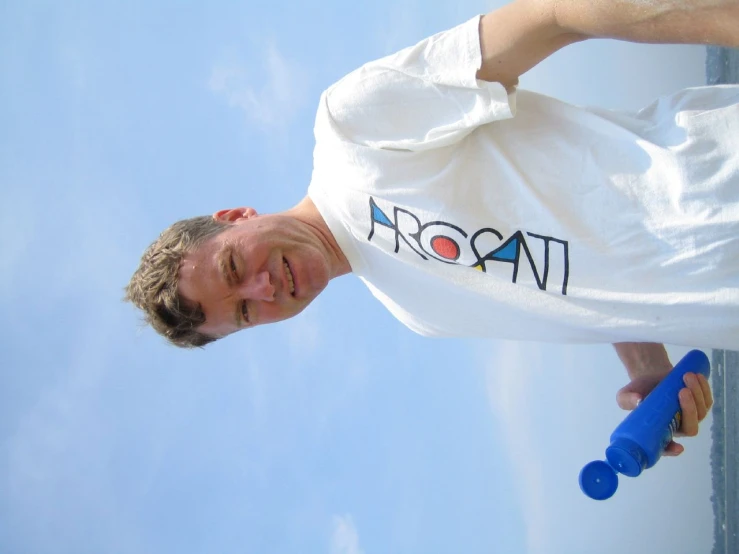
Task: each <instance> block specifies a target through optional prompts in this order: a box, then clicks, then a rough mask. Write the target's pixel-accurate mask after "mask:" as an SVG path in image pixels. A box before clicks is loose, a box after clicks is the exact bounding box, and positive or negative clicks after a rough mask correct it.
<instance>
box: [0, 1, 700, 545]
mask: <svg viewBox="0 0 739 554" xmlns="http://www.w3.org/2000/svg"><path fill="white" fill-rule="evenodd" d="M496 5H499V3H496V2H475V1H461V2H453V3H452V2H441V3H440V2H432V3H428V2H420V1H394V2H388V1H384V0H378V1H377V2H373V3H366V4H356V3H347V2H322V3H320V5H312V4H310V3H299V2H295V1H282V2H279V1H278V2H271V3H269V4H268V5H262V4H256V5H255V4H253V3H249V2H226V1H216V0H213V1H211V2H208V3H205V2H199V3H196V2H188V3H185V2H171V1H162V2H156V3H151V2H140V1H138V2H127V3H125V4H124V3H122V2H117V3H116V2H93V1H69V2H64V3H58V2H50V1H22V2H21V1H10V2H7V1H6V2H2V3H0V91H2V93H0V94H1V98H2V102H0V192H1V194H2V197H1V202H0V228H1V229H2V233H0V241H1V242H0V251H1V252H2V256H0V264H2V267H0V306H1V309H2V313H3V314H4V316H5V317H4V318H3V323H2V334H0V337H1V338H0V346H1V348H0V367H1V368H2V369H1V370H0V552H3V553H6V552H7V553H9V554H16V553H19V554H20V553H26V552H33V553H43V554H46V553H75V554H84V553H86V552H90V553H99V552H116V553H136V554H146V553H149V552H152V553H154V552H157V553H160V552H177V553H178V554H179V553H200V552H219V553H231V552H234V553H235V552H239V553H241V552H260V553H262V552H279V553H292V552H295V553H298V552H300V553H326V554H360V553H363V554H374V553H380V552H381V553H395V552H398V553H400V552H402V553H415V552H418V553H424V554H432V553H437V552H438V553H451V552H465V553H477V552H505V553H509V552H531V553H537V554H544V553H552V554H555V553H565V552H566V553H568V554H573V553H580V552H582V553H592V552H596V551H597V552H604V553H609V552H617V551H618V552H622V551H623V550H624V548H627V549H628V551H630V552H634V553H639V552H647V547H648V548H649V550H648V551H650V552H651V551H652V550H653V548H654V546H653V545H654V544H656V541H660V542H659V544H661V545H662V548H660V551H665V552H666V551H672V552H678V553H680V552H706V551H708V550H709V549H710V547H711V544H712V513H711V506H710V500H709V497H710V494H711V489H710V470H709V463H708V452H709V449H710V440H709V433H708V432H707V431H708V426H709V425H710V421H708V422H706V423H705V424H704V425H703V434H702V435H701V436H700V437H698V438H697V439H693V440H691V441H687V442H688V444H687V446H688V451H687V452H686V454H685V455H683V456H682V457H681V458H679V459H674V460H673V459H670V460H664V461H662V462H660V465H659V466H658V467H657V468H655V469H653V470H650V471H649V472H647V474H645V475H643V476H642V477H639V479H638V480H635V481H627V482H623V483H622V487H621V490H619V492H618V493H617V495H616V496H615V497H614V498H613V499H611V500H609V501H608V502H604V503H594V502H593V501H590V500H588V499H586V498H584V497H583V496H582V494H581V493H580V491H579V488H578V487H577V473H578V472H579V469H580V467H581V466H582V465H583V464H584V463H586V462H588V461H590V460H591V459H594V458H596V457H599V456H601V455H602V453H603V450H604V448H605V446H606V440H607V438H608V436H609V434H610V432H611V430H612V429H613V427H615V425H617V424H618V422H619V421H620V420H621V418H622V417H623V413H621V412H620V411H619V410H618V408H617V407H616V404H615V392H616V390H617V389H618V388H619V387H620V386H622V385H623V384H625V372H624V370H623V369H622V368H621V367H620V366H619V364H618V362H617V360H616V356H615V354H614V353H613V352H612V350H611V348H610V347H608V346H557V345H537V344H517V343H506V342H500V341H492V340H490V341H481V340H476V341H472V340H469V341H466V340H432V339H425V338H422V337H419V336H416V335H414V334H413V333H412V332H410V331H408V330H406V329H405V328H403V327H402V326H401V325H400V324H399V323H397V322H396V321H395V320H394V319H393V318H392V317H391V316H390V315H389V314H388V313H387V312H386V311H385V310H384V308H382V306H380V305H379V304H377V303H376V302H375V301H374V299H373V298H372V297H371V295H370V294H369V292H368V291H367V290H365V289H364V288H363V286H362V285H361V283H359V281H358V280H356V279H354V278H352V277H343V278H341V279H339V280H337V281H336V282H335V283H333V284H332V285H331V287H330V289H329V290H328V291H327V292H326V293H325V295H324V296H322V297H321V298H320V299H319V300H318V301H316V302H315V303H314V304H313V305H311V306H310V307H309V308H308V309H307V310H306V311H305V312H304V313H303V314H301V316H300V317H298V318H296V319H295V320H293V321H290V322H286V323H284V324H281V325H278V326H274V327H269V328H258V329H254V330H251V331H249V332H248V333H242V334H241V335H236V336H234V337H231V338H229V339H227V340H224V341H222V342H219V343H217V344H215V345H213V346H210V347H208V348H207V349H205V350H202V351H196V352H189V351H187V352H185V351H179V350H177V349H175V348H172V347H169V346H167V345H165V344H164V343H163V341H162V340H160V339H159V338H158V337H156V336H155V335H154V334H153V333H152V332H151V331H150V330H148V329H145V328H142V327H141V325H140V323H139V318H138V315H137V314H136V313H135V312H134V311H133V309H132V308H130V307H129V306H127V305H124V304H122V303H121V302H120V298H121V296H122V288H123V286H124V285H125V283H126V282H127V280H128V277H129V275H130V273H131V272H132V271H133V269H134V268H135V266H136V263H137V261H138V257H139V256H140V254H141V252H142V251H143V249H144V248H145V247H146V246H147V245H148V244H149V242H150V241H151V240H153V239H154V238H155V236H156V235H157V233H158V232H159V231H161V230H162V228H163V227H165V226H166V225H168V224H169V223H171V222H172V221H174V220H175V219H179V218H183V217H189V216H193V215H200V214H204V213H212V212H214V211H216V210H217V209H220V208H224V207H232V206H240V205H252V206H254V207H256V208H258V209H259V210H260V211H266V212H270V211H276V210H280V209H283V208H286V207H288V206H291V205H293V204H294V203H296V202H297V201H298V200H299V199H300V198H301V197H302V196H303V194H304V193H305V189H306V187H307V184H308V180H309V177H310V172H311V156H312V124H313V118H314V110H315V107H316V105H317V101H318V97H319V95H320V92H321V91H322V90H323V89H324V88H325V87H327V86H328V85H330V84H331V83H332V82H333V81H335V80H337V79H338V78H340V77H341V76H342V75H344V74H345V73H346V72H348V71H350V70H352V69H353V68H355V67H357V66H359V65H360V64H362V63H364V62H365V61H368V60H371V59H374V58H378V57H380V56H383V55H385V54H388V53H391V52H393V51H395V50H397V49H399V48H402V47H404V46H407V45H409V44H412V43H414V42H415V41H417V40H419V39H421V38H423V37H425V36H427V35H430V34H432V33H435V32H437V31H440V30H443V29H445V28H449V27H452V26H454V25H456V24H457V23H460V22H462V21H464V20H466V19H468V18H469V17H472V16H473V15H475V14H476V13H484V12H486V11H488V10H489V9H491V8H492V7H494V6H496ZM703 59H704V50H703V49H702V48H691V47H654V46H638V45H627V44H619V43H615V42H610V41H600V42H592V43H587V44H582V45H576V46H573V47H571V48H569V49H567V50H565V51H563V52H560V53H558V54H556V55H555V56H554V57H553V58H551V59H550V60H549V61H547V62H546V63H545V64H543V65H542V66H540V67H539V68H537V69H535V70H534V71H533V72H531V74H529V75H527V76H525V77H524V78H523V80H522V86H523V87H526V88H532V89H535V90H539V91H543V92H545V93H547V94H551V95H554V96H558V97H560V98H562V99H565V100H568V101H571V102H575V103H583V104H597V105H600V106H603V107H609V108H614V109H636V108H639V107H641V106H643V105H645V104H647V103H648V102H649V101H651V100H652V99H653V98H654V97H655V96H657V95H660V94H665V93H668V92H671V91H674V90H676V89H678V88H680V87H684V86H693V85H700V84H702V83H703V81H704V79H703ZM684 351H685V350H684V349H672V352H673V359H675V360H676V359H677V357H678V356H679V355H680V354H681V353H682V352H684ZM686 507H687V510H688V512H689V513H688V516H687V517H688V521H689V522H690V523H689V524H681V525H675V521H680V522H685V521H686V519H685V518H686V515H685V513H684V511H685V510H686ZM666 526H669V533H668V534H666V533H665V532H664V531H665V527H666Z"/></svg>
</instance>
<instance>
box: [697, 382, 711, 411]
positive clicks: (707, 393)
mask: <svg viewBox="0 0 739 554" xmlns="http://www.w3.org/2000/svg"><path fill="white" fill-rule="evenodd" d="M698 382H699V383H700V385H701V389H702V390H703V397H704V398H705V399H706V408H707V409H708V410H710V409H711V408H712V407H713V393H712V392H711V384H710V383H709V382H708V379H706V378H705V377H704V376H703V375H698Z"/></svg>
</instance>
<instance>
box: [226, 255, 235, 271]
mask: <svg viewBox="0 0 739 554" xmlns="http://www.w3.org/2000/svg"><path fill="white" fill-rule="evenodd" d="M228 261H229V263H230V264H231V271H232V272H233V274H234V275H236V262H235V261H234V257H233V254H231V255H230V256H229V257H228Z"/></svg>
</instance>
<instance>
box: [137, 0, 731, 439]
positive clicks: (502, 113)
mask: <svg viewBox="0 0 739 554" xmlns="http://www.w3.org/2000/svg"><path fill="white" fill-rule="evenodd" d="M737 29H739V2H737V1H735V0H732V1H730V0H695V1H693V2H685V1H680V2H678V1H669V0H664V1H661V2H660V1H655V2H647V3H645V2H641V1H636V0H634V1H629V0H614V1H612V2H591V1H586V0H568V1H562V2H557V1H555V0H517V1H515V2H513V3H511V4H509V5H507V6H505V7H503V8H501V9H500V10H496V11H494V12H491V13H490V14H488V15H486V16H483V17H481V18H474V19H472V20H470V21H468V22H467V23H464V24H462V25H460V26H458V27H456V28H454V29H452V30H450V31H447V32H444V33H440V34H438V35H435V36H433V37H430V38H428V39H426V40H424V41H421V42H420V43H419V44H417V45H415V46H412V47H410V48H407V49H405V50H403V51H401V52H398V53H397V54H395V55H392V56H388V57H387V58H384V59H381V60H378V61H376V62H372V63H369V64H366V65H365V66H363V67H362V68H360V69H358V70H357V71H355V72H353V73H351V74H349V75H347V76H346V77H345V78H344V79H342V80H341V81H339V82H338V83H336V84H335V85H333V86H332V87H330V88H329V89H328V90H327V91H326V92H325V93H324V94H323V95H322V97H321V101H320V103H319V109H318V114H317V117H316V124H315V136H316V146H315V150H314V171H313V177H312V181H311V183H310V186H309V188H308V195H307V196H306V197H305V198H304V199H303V200H302V201H301V202H300V203H299V204H298V205H297V206H295V207H293V208H291V209H289V210H287V211H285V212H281V213H279V214H270V215H259V214H257V213H256V211H255V210H253V209H252V208H237V209H230V210H223V211H220V212H217V213H216V214H214V216H212V217H210V216H204V217H199V218H194V219H191V220H186V221H181V222H178V223H176V224H175V225H173V226H172V227H170V228H169V229H168V230H166V231H165V232H164V233H163V234H162V235H161V236H160V237H159V239H158V240H157V241H156V242H155V243H154V244H153V245H152V246H151V247H150V248H149V249H148V250H147V251H146V252H145V254H144V256H143V258H142V261H141V265H140V267H139V268H138V270H137V271H136V273H135V274H134V277H133V278H132V280H131V282H130V284H129V286H128V289H127V297H128V299H129V300H131V301H132V302H133V303H134V304H135V305H136V306H138V307H139V308H141V309H142V310H143V311H144V312H145V314H146V317H147V320H148V321H149V323H151V325H152V326H153V327H154V328H155V329H156V330H157V331H158V332H159V333H161V334H162V335H164V336H165V337H166V338H167V339H168V340H170V341H171V342H172V343H174V344H176V345H179V346H190V347H191V346H202V345H204V344H207V343H208V342H211V341H213V340H216V339H218V338H220V337H223V336H225V335H228V334H230V333H233V332H235V331H238V330H240V329H244V328H247V327H251V326H254V325H261V324H266V323H273V322H277V321H280V320H283V319H286V318H289V317H292V316H294V315H296V314H298V313H300V312H301V311H302V310H303V309H304V308H305V307H306V306H307V305H308V304H309V303H310V302H311V301H312V300H313V299H314V298H315V297H316V296H317V295H318V294H319V293H320V292H321V291H322V290H323V289H324V288H325V287H326V286H327V284H328V283H329V282H330V280H331V279H333V278H335V277H338V276H340V275H343V274H346V273H349V272H352V273H354V274H356V275H357V276H359V277H360V278H361V279H362V280H363V281H364V282H365V283H366V284H367V285H368V286H369V288H370V289H371V291H372V293H373V294H374V295H375V296H376V297H377V298H378V299H379V300H380V301H381V302H382V303H383V304H385V306H386V307H387V308H388V309H389V310H390V311H391V312H392V313H393V315H394V316H396V317H397V318H398V319H399V320H401V321H402V322H403V323H404V324H406V325H407V326H408V327H410V328H411V329H413V330H414V331H416V332H419V333H421V334H424V335H430V336H450V335H457V336H459V335H463V336H490V337H499V338H508V339H522V340H543V341H560V342H610V343H614V344H615V346H616V350H617V352H618V355H619V356H620V358H621V360H622V361H623V362H624V364H625V366H626V368H627V371H628V373H629V376H630V377H631V379H632V382H631V383H630V384H629V385H628V386H627V387H624V388H623V389H622V390H621V391H619V394H618V402H619V404H620V405H621V406H622V407H624V408H627V409H628V408H633V407H634V405H635V404H636V402H637V401H638V400H639V399H640V398H642V397H643V396H644V395H645V394H647V393H648V392H649V390H651V389H652V388H653V387H654V386H655V385H656V383H658V382H659V380H660V379H661V378H662V377H663V376H664V375H665V374H666V372H667V371H669V369H670V368H671V364H670V362H669V360H668V358H667V355H666V352H665V350H664V347H663V346H662V344H661V343H663V342H669V343H674V344H683V345H691V346H698V347H704V348H711V347H716V348H732V347H736V345H737V344H738V340H737V337H739V282H738V281H737V274H738V272H737V269H738V266H737V260H738V259H739V232H738V231H739V138H738V137H739V87H733V86H724V87H703V88H697V89H691V90H687V91H681V92H678V93H676V94H674V95H672V96H670V97H666V98H662V99H660V100H659V101H658V102H656V103H654V104H653V105H651V106H650V107H649V108H648V109H645V110H643V111H641V112H639V113H635V114H626V113H623V112H619V113H613V112H608V111H606V110H601V109H586V108H581V107H575V106H571V105H568V104H566V103H563V102H559V101H557V100H555V99H552V98H548V97H544V96H541V95H537V94H534V93H531V92H527V91H523V90H517V85H518V77H519V76H520V75H521V74H523V73H524V72H526V71H528V70H529V69H530V68H532V67H533V66H535V65H536V64H537V63H539V62H540V61H542V60H543V59H545V58H546V57H548V56H549V55H551V54H552V53H554V52H555V51H557V50H558V49H560V48H563V47H565V46H567V45H569V44H572V43H575V42H579V41H583V40H587V39H590V38H597V37H607V38H616V39H621V40H631V41H638V42H654V43H703V44H718V45H722V46H731V47H733V46H739V32H737ZM686 385H687V388H686V389H685V392H684V393H682V395H681V402H682V406H683V410H684V412H685V423H684V425H683V430H684V431H685V432H686V433H688V434H694V433H697V424H698V422H699V421H700V420H701V419H702V418H703V417H704V416H705V415H706V413H707V410H708V409H710V406H711V403H712V400H711V395H710V389H709V387H708V383H707V382H706V380H705V379H703V378H702V377H700V376H699V377H695V376H688V377H687V379H686ZM670 448H671V450H670V451H671V452H672V453H679V451H680V448H679V447H678V446H677V445H672V446H671V447H670Z"/></svg>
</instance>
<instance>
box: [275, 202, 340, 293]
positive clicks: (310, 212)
mask: <svg viewBox="0 0 739 554" xmlns="http://www.w3.org/2000/svg"><path fill="white" fill-rule="evenodd" d="M284 214H285V215H289V216H291V217H294V218H296V219H298V220H299V221H301V222H303V223H304V224H306V225H308V227H310V228H311V229H312V230H313V232H314V233H315V234H316V236H317V237H318V238H319V239H320V241H321V243H322V244H323V245H324V247H325V248H326V252H327V254H328V256H329V260H330V261H331V278H332V279H333V278H334V277H340V276H341V275H346V274H347V273H351V271H352V268H351V266H350V265H349V260H347V258H346V256H345V255H344V252H343V251H342V250H341V248H340V247H339V243H338V242H336V238H335V237H334V234H333V233H332V232H331V229H329V227H328V224H327V223H326V220H325V219H323V216H322V215H321V212H319V211H318V208H316V205H315V204H314V203H313V200H311V199H310V198H309V197H308V196H306V197H305V198H303V199H302V200H301V201H300V202H298V204H297V205H296V206H294V207H293V208H290V209H289V210H286V211H285V212H284Z"/></svg>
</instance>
